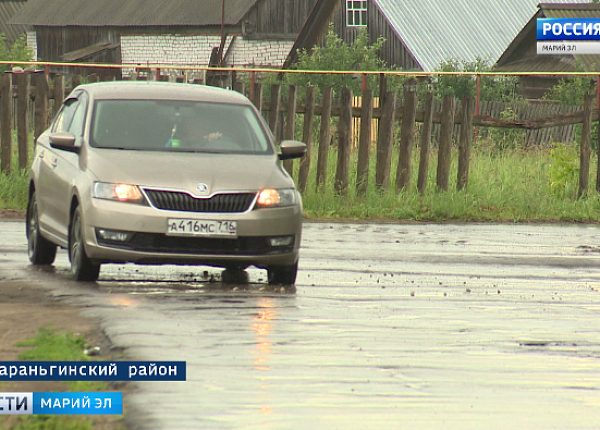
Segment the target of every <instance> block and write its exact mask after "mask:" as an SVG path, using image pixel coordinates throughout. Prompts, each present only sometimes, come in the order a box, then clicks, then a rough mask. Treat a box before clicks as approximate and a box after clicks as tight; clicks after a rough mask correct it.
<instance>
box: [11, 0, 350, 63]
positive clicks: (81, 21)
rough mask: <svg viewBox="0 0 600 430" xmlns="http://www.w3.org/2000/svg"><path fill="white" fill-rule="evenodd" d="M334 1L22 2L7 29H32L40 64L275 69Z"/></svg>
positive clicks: (143, 0) (112, 0)
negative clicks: (317, 10) (315, 13)
mask: <svg viewBox="0 0 600 430" xmlns="http://www.w3.org/2000/svg"><path fill="white" fill-rule="evenodd" d="M336 1H339V0H169V1H163V0H127V1H123V0H80V1H77V2H75V1H72V0H29V1H28V2H27V5H26V6H25V7H23V8H22V9H21V11H20V12H19V13H18V14H16V16H15V17H13V19H12V21H11V22H12V23H15V24H21V25H29V26H32V27H33V29H34V30H35V33H36V43H37V54H38V57H39V58H40V59H42V60H44V61H68V62H86V63H116V64H131V65H139V66H140V67H144V66H145V67H152V66H156V65H161V64H172V65H182V66H208V65H209V64H212V65H220V64H222V65H223V66H226V67H229V66H237V67H243V66H254V67H281V65H282V64H283V61H284V60H285V58H286V57H287V56H288V54H289V51H290V49H291V47H292V45H293V44H294V40H295V38H296V36H297V35H298V33H299V31H300V29H301V28H302V27H303V26H304V23H305V21H306V19H307V17H308V16H309V14H310V12H311V10H313V8H314V7H315V5H316V4H318V3H332V2H336ZM211 58H212V63H211ZM118 73H120V70H118Z"/></svg>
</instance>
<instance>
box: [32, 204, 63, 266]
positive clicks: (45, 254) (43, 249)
mask: <svg viewBox="0 0 600 430" xmlns="http://www.w3.org/2000/svg"><path fill="white" fill-rule="evenodd" d="M26 226H27V229H26V231H25V233H26V235H27V255H28V257H29V261H30V262H31V264H35V265H48V264H52V263H54V259H55V258H56V245H55V244H53V243H52V242H50V241H49V240H47V239H45V238H44V237H43V236H42V235H41V233H40V224H39V215H38V207H37V199H36V196H35V192H34V193H33V194H32V195H31V197H30V198H29V204H28V205H27V219H26Z"/></svg>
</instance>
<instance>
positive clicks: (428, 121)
mask: <svg viewBox="0 0 600 430" xmlns="http://www.w3.org/2000/svg"><path fill="white" fill-rule="evenodd" d="M432 125H433V93H431V92H428V93H427V95H426V96H425V112H424V115H423V127H422V128H421V142H420V143H421V153H420V155H419V178H418V180H417V189H418V190H419V193H420V194H421V195H423V194H425V190H426V189H427V174H428V171H429V144H430V142H431V127H432Z"/></svg>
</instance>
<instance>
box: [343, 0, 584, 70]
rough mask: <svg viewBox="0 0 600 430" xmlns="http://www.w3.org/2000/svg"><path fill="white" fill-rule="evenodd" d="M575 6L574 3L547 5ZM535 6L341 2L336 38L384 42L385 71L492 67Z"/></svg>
mask: <svg viewBox="0 0 600 430" xmlns="http://www.w3.org/2000/svg"><path fill="white" fill-rule="evenodd" d="M548 1H550V2H554V3H558V2H560V3H573V2H574V1H577V0H548ZM538 2H539V0H503V1H490V0H452V1H448V0H444V1H424V0H359V1H357V0H342V4H341V6H342V7H341V13H338V14H336V15H335V18H334V23H335V30H336V33H337V34H339V35H340V36H341V37H342V38H343V39H344V40H345V41H346V42H347V43H351V42H352V41H353V40H354V39H355V38H356V35H357V34H358V31H360V30H361V29H365V30H366V31H367V33H368V35H369V39H370V40H371V41H373V40H376V39H377V38H378V37H379V36H383V37H384V38H385V40H386V42H385V43H384V45H383V47H382V49H381V52H380V54H379V56H380V58H381V59H383V60H384V61H385V62H386V64H387V65H388V66H393V67H396V68H400V69H403V70H418V71H426V72H431V71H435V70H437V69H438V68H439V65H440V63H441V62H443V61H446V60H448V59H457V60H464V61H468V62H472V61H474V60H475V59H476V58H477V57H480V58H482V59H487V60H489V61H490V62H491V63H492V64H493V63H494V62H495V61H496V60H497V59H498V58H499V57H500V55H501V54H502V52H503V51H504V49H505V48H506V46H507V45H508V44H509V43H510V41H511V40H513V38H514V37H515V36H516V35H517V33H518V32H519V30H520V29H521V28H522V27H523V26H524V25H525V24H526V23H527V21H528V20H529V19H530V18H531V16H532V15H533V14H534V13H535V11H536V6H537V4H538Z"/></svg>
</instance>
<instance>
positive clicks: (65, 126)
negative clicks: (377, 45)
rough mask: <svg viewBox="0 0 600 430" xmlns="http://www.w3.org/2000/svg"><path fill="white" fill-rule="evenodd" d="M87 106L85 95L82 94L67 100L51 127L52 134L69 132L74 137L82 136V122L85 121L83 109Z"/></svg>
mask: <svg viewBox="0 0 600 430" xmlns="http://www.w3.org/2000/svg"><path fill="white" fill-rule="evenodd" d="M86 106H87V95H86V94H85V93H84V92H79V93H78V94H76V95H74V96H72V97H70V98H68V99H67V100H65V102H64V103H63V107H62V109H61V110H60V112H59V113H58V116H57V117H56V119H55V120H54V124H53V126H52V132H54V133H60V132H69V131H70V132H71V133H73V134H74V135H75V136H81V135H82V134H83V122H84V121H85V110H86V109H85V108H86Z"/></svg>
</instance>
